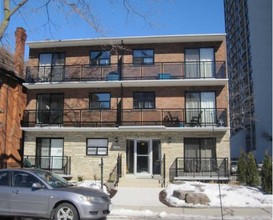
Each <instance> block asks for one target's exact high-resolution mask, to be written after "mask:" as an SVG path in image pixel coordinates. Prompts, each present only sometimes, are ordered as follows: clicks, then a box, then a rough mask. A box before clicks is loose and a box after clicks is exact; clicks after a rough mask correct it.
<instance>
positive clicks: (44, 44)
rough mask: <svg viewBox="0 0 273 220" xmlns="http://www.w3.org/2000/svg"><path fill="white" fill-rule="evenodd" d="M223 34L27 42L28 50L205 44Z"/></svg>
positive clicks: (220, 38)
mask: <svg viewBox="0 0 273 220" xmlns="http://www.w3.org/2000/svg"><path fill="white" fill-rule="evenodd" d="M225 38H226V34H225V33H218V34H185V35H152V36H127V37H106V38H86V39H84V38H83V39H63V40H44V41H28V42H27V45H28V46H29V47H30V48H33V49H35V48H48V47H69V46H71V47H73V46H89V45H90V46H92V45H110V44H122V43H123V44H138V43H144V44H145V43H172V42H202V41H203V42H205V41H223V40H225Z"/></svg>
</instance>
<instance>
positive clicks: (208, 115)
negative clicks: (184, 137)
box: [186, 92, 216, 125]
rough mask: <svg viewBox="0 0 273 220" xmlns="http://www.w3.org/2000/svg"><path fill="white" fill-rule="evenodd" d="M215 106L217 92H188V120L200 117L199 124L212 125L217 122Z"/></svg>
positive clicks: (191, 120)
mask: <svg viewBox="0 0 273 220" xmlns="http://www.w3.org/2000/svg"><path fill="white" fill-rule="evenodd" d="M215 106H216V104H215V92H187V93H186V122H187V123H193V119H198V120H200V121H199V125H212V124H213V123H215V122H216V109H215ZM194 122H195V123H196V120H195V121H194Z"/></svg>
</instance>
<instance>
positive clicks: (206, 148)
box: [184, 138, 217, 172]
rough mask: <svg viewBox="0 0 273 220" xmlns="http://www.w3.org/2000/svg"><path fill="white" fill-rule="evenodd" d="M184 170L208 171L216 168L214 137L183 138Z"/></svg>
mask: <svg viewBox="0 0 273 220" xmlns="http://www.w3.org/2000/svg"><path fill="white" fill-rule="evenodd" d="M184 143H185V149H184V150H185V152H184V155H185V156H184V161H185V164H184V165H185V171H188V172H210V171H213V170H216V169H217V160H216V140H215V138H185V140H184Z"/></svg>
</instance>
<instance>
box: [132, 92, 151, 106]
mask: <svg viewBox="0 0 273 220" xmlns="http://www.w3.org/2000/svg"><path fill="white" fill-rule="evenodd" d="M133 98H134V108H135V109H143V108H144V109H145V108H147V109H150V108H155V93H154V92H135V93H134V97H133Z"/></svg>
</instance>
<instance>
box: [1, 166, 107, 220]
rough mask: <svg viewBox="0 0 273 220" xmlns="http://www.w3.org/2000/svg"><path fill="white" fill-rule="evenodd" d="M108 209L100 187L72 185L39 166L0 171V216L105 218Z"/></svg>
mask: <svg viewBox="0 0 273 220" xmlns="http://www.w3.org/2000/svg"><path fill="white" fill-rule="evenodd" d="M110 210H111V200H110V198H109V197H108V195H107V194H105V193H104V192H103V191H101V190H97V189H92V188H84V187H78V186H73V185H72V184H69V183H68V182H67V181H66V180H65V179H63V178H62V177H60V176H58V175H56V174H54V173H51V172H48V171H45V170H41V169H2V170H0V216H20V217H31V218H34V217H35V218H36V217H39V218H47V219H55V220H61V219H66V220H79V219H81V220H82V219H98V218H105V217H106V216H107V215H108V214H109V213H110ZM0 219H1V217H0Z"/></svg>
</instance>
